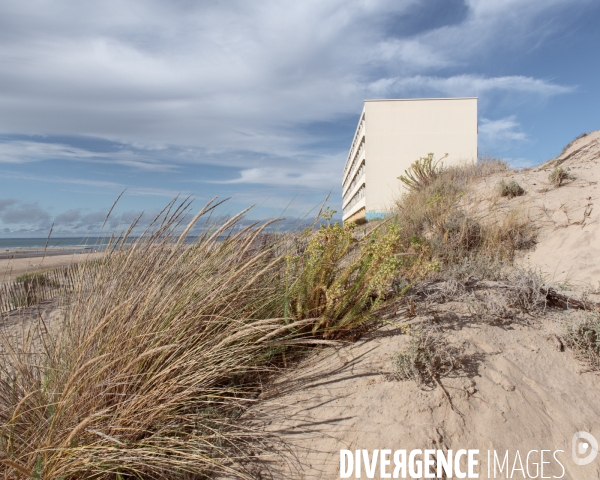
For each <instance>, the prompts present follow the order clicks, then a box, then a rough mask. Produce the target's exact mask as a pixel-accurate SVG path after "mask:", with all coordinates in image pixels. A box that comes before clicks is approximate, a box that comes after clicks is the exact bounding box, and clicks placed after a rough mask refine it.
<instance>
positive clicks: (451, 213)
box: [397, 160, 535, 268]
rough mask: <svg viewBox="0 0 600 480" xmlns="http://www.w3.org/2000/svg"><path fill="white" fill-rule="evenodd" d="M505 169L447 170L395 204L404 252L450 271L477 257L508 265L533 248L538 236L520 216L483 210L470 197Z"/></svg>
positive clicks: (492, 165)
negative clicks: (477, 184)
mask: <svg viewBox="0 0 600 480" xmlns="http://www.w3.org/2000/svg"><path fill="white" fill-rule="evenodd" d="M506 168H507V167H506V164H505V163H503V162H500V161H497V160H493V161H482V162H480V163H477V164H469V165H463V166H458V167H451V168H446V169H442V170H440V171H438V172H437V174H436V176H435V179H433V180H432V181H431V182H430V183H429V184H426V185H423V186H421V187H419V188H413V189H412V190H411V191H409V192H407V193H405V194H404V195H403V196H402V198H401V199H400V200H399V201H398V202H397V219H398V220H397V221H398V224H399V225H400V227H401V228H402V241H403V244H404V245H405V246H406V248H408V249H412V250H413V251H415V252H419V253H423V254H425V255H428V256H429V257H430V258H431V259H433V260H436V261H439V262H440V264H441V266H442V268H447V267H448V266H449V265H452V264H455V263H458V262H461V261H462V260H463V259H464V258H466V257H469V256H472V255H473V254H475V253H477V254H485V255H488V256H490V255H493V256H497V257H502V258H506V259H509V260H510V259H512V258H513V256H514V253H515V251H516V250H520V249H524V248H529V247H531V246H532V245H533V243H534V241H535V232H534V231H533V230H532V228H531V225H530V222H529V221H528V219H527V218H525V217H524V216H523V215H522V214H521V213H520V212H519V211H517V210H511V211H508V212H507V213H503V214H497V212H492V211H491V210H490V208H485V209H483V210H482V209H480V208H478V207H479V203H478V200H476V199H473V197H472V187H473V184H474V183H475V182H476V181H477V180H478V179H480V178H483V177H486V176H488V175H490V174H492V173H497V172H501V171H504V170H506Z"/></svg>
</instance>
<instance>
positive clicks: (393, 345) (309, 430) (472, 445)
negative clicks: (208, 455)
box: [262, 305, 600, 479]
mask: <svg viewBox="0 0 600 480" xmlns="http://www.w3.org/2000/svg"><path fill="white" fill-rule="evenodd" d="M447 307H448V308H449V311H451V312H453V313H450V314H448V315H447V316H446V317H445V319H444V320H443V322H444V323H446V325H445V326H446V327H448V328H451V329H453V330H454V331H453V332H452V334H451V336H450V338H451V341H452V342H453V343H455V344H457V345H462V347H463V348H464V349H465V354H466V361H467V364H466V366H465V369H464V370H463V371H461V372H459V373H458V374H457V375H455V376H453V377H445V378H443V379H442V380H441V381H442V383H443V385H444V386H445V388H446V390H447V392H448V394H449V395H450V398H451V400H452V404H453V405H454V408H455V410H456V411H453V410H452V409H451V407H450V405H449V403H448V401H447V400H446V398H445V397H444V395H443V392H442V391H441V389H440V388H429V387H428V388H425V389H421V388H419V387H418V386H417V385H416V384H415V383H414V382H412V381H402V382H399V381H395V380H389V379H388V374H389V372H390V370H391V368H392V362H391V358H392V356H393V355H394V353H396V352H397V351H398V350H399V349H400V348H401V347H402V345H404V344H405V342H407V338H408V337H407V336H406V335H402V334H400V333H399V332H397V331H395V330H394V329H393V328H391V327H386V328H384V329H381V330H379V331H377V332H375V333H373V334H371V335H370V336H368V337H366V338H364V339H363V340H361V341H359V342H357V343H356V344H352V345H349V346H346V347H344V348H341V349H337V350H334V349H329V350H326V351H323V352H322V353H321V354H320V355H315V356H313V357H311V358H310V359H309V360H307V361H306V362H305V364H303V365H302V366H301V367H300V368H299V369H298V370H296V371H293V372H290V373H289V374H288V375H286V376H285V377H283V378H281V379H279V380H278V381H277V382H276V384H275V385H273V386H272V389H271V390H270V391H269V392H268V393H265V394H264V395H265V396H269V395H272V396H273V398H272V399H271V400H269V401H268V402H267V403H266V404H265V405H263V406H262V409H264V410H265V411H266V412H267V413H268V414H269V415H273V418H275V420H274V421H273V423H271V425H270V426H269V428H270V429H271V431H278V432H279V433H281V434H282V438H283V439H284V440H285V441H286V442H287V443H288V447H289V448H290V454H289V455H288V456H287V459H286V462H282V463H280V464H279V468H280V469H281V472H280V474H281V478H307V479H308V478H314V479H317V478H339V463H340V453H339V451H340V449H349V450H356V449H368V450H371V451H372V450H374V449H383V448H387V449H391V450H392V451H393V450H397V449H407V450H412V449H425V448H432V449H442V450H446V449H453V450H454V451H456V450H458V449H461V448H465V449H479V450H480V451H481V455H480V457H479V458H480V467H481V470H480V472H481V478H488V477H487V468H488V462H487V451H488V450H490V451H493V450H495V451H496V452H497V453H498V455H499V456H502V457H503V456H504V455H505V452H506V451H509V458H510V463H511V467H512V464H513V462H514V457H515V456H516V450H519V452H520V455H521V456H523V462H525V458H524V457H525V456H526V455H527V452H529V451H531V450H538V453H532V454H531V455H532V456H531V457H530V459H531V462H532V463H531V466H530V467H531V473H532V475H533V469H534V468H535V467H534V465H533V461H534V457H535V455H539V451H540V450H542V449H546V450H552V451H555V450H564V453H558V454H557V455H558V456H557V458H558V459H559V460H560V461H561V463H562V464H563V465H564V468H565V476H564V477H563V478H572V479H596V478H598V476H599V474H600V459H599V461H596V462H593V463H592V464H590V465H587V466H577V465H575V464H574V463H573V461H572V460H571V439H572V436H573V434H574V433H575V432H577V431H580V430H584V431H587V432H590V433H592V434H593V435H595V436H596V438H600V422H599V421H598V420H599V418H600V414H599V405H600V403H599V400H598V399H599V398H600V382H599V381H598V377H597V376H596V375H594V374H590V373H583V374H582V373H580V371H581V370H582V367H581V365H580V364H579V363H578V362H577V361H575V360H574V359H573V358H572V355H571V353H569V352H559V351H557V350H556V347H555V345H554V343H553V341H552V338H551V337H549V335H551V334H552V333H553V332H555V331H558V329H559V324H558V323H557V322H558V321H568V314H566V313H565V314H557V315H554V316H553V317H551V318H546V319H545V320H544V321H543V322H539V321H535V322H533V324H531V325H524V324H513V325H511V326H508V327H506V326H493V325H489V324H481V323H479V322H477V321H473V320H474V319H470V318H469V316H468V315H462V314H456V313H455V312H456V311H460V310H461V307H460V305H454V306H452V305H448V306H447ZM281 418H285V419H284V420H282V419H281ZM492 455H493V454H492ZM492 459H493V457H492ZM537 461H538V462H539V457H538V459H537ZM517 467H518V465H517ZM492 468H493V467H492ZM544 474H545V475H546V476H548V475H551V476H552V475H556V476H557V477H560V475H561V474H562V468H561V467H560V466H559V465H558V463H556V462H553V463H552V464H550V465H546V468H545V471H544ZM363 475H364V471H363ZM520 475H521V472H515V475H514V477H513V478H528V477H523V476H520ZM352 478H354V476H353V477H352ZM375 478H380V477H379V473H378V474H377V475H376V476H375ZM492 478H493V477H492ZM496 478H509V477H505V476H503V475H502V474H498V476H497V477H496Z"/></svg>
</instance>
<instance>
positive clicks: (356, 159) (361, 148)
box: [342, 137, 365, 193]
mask: <svg viewBox="0 0 600 480" xmlns="http://www.w3.org/2000/svg"><path fill="white" fill-rule="evenodd" d="M364 151H365V138H364V137H363V138H362V141H361V143H360V146H359V147H358V151H357V152H356V154H355V155H354V158H353V160H352V165H350V169H349V170H348V172H347V175H346V174H344V175H345V176H344V181H343V182H342V191H343V192H344V193H346V192H347V190H348V189H347V188H346V184H348V183H349V181H350V179H352V178H354V177H353V173H354V167H356V166H357V164H358V162H359V160H360V159H361V157H362V154H363V152H364Z"/></svg>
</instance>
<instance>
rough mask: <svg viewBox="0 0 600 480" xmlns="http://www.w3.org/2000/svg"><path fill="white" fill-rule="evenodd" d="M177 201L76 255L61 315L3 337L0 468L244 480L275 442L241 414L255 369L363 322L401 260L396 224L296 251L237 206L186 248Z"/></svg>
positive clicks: (45, 474)
mask: <svg viewBox="0 0 600 480" xmlns="http://www.w3.org/2000/svg"><path fill="white" fill-rule="evenodd" d="M212 208H213V206H211V205H210V204H209V205H207V206H206V207H205V208H204V209H203V211H202V212H201V214H206V213H208V212H209V211H210V210H211V209H212ZM188 209H189V204H186V203H184V204H181V205H178V206H177V205H175V204H171V205H170V206H169V209H168V210H167V212H169V211H171V210H173V211H174V213H164V214H162V215H161V216H159V217H158V218H157V219H156V220H155V222H154V224H153V225H152V226H151V227H150V229H148V230H147V231H146V232H145V233H144V234H143V235H142V236H141V237H139V238H138V239H136V240H134V241H132V242H131V243H128V242H126V241H125V239H121V240H120V241H113V242H112V244H111V245H110V248H108V249H107V251H106V253H105V254H104V256H103V258H102V259H101V260H99V261H96V262H94V263H88V264H83V265H82V266H81V267H80V269H79V270H78V273H77V274H78V276H79V280H78V282H76V288H75V291H74V292H72V293H71V294H70V295H69V296H68V297H65V298H64V299H63V303H64V305H63V318H62V323H61V324H59V325H57V326H56V325H55V326H53V328H52V329H51V330H50V331H48V330H47V329H46V326H45V325H44V324H43V322H40V323H39V325H38V327H39V332H38V335H33V334H32V333H30V334H27V335H24V336H23V338H22V341H21V342H20V343H18V344H16V343H15V342H14V341H10V340H8V339H6V338H5V339H3V340H4V341H3V347H2V350H3V352H4V355H2V356H0V374H1V376H0V451H1V453H2V457H1V458H0V462H2V465H3V467H4V473H5V476H6V475H8V476H9V477H10V476H12V477H17V478H56V479H59V478H64V479H79V478H95V479H119V478H205V477H206V476H210V475H213V474H224V475H226V476H227V477H236V478H254V477H255V476H256V471H254V470H253V469H255V468H257V467H256V465H257V460H259V459H264V458H265V457H269V456H270V457H271V458H272V457H273V455H274V454H275V453H276V449H275V448H274V447H273V445H275V444H276V442H272V441H271V440H270V439H268V438H265V437H264V436H263V435H261V434H260V432H259V431H257V430H256V428H254V427H252V425H251V424H250V423H248V422H247V421H245V420H244V419H243V412H244V411H245V410H246V409H247V407H248V405H249V404H251V403H252V402H254V401H255V400H254V399H255V398H256V396H257V394H258V393H259V391H260V378H261V376H262V375H264V374H269V372H270V371H271V370H272V368H273V366H277V365H278V364H279V363H280V359H281V358H282V352H283V351H284V350H285V349H286V348H287V349H289V348H299V346H304V347H306V346H307V345H314V344H327V343H330V342H329V341H328V340H327V338H335V337H338V336H339V335H342V334H344V333H345V332H348V331H349V330H350V329H352V328H356V327H358V326H359V325H360V324H361V322H363V321H365V320H366V319H368V318H369V311H370V309H371V308H373V306H374V305H376V304H377V301H378V298H379V297H380V296H381V294H382V292H383V290H382V286H383V285H385V284H388V283H389V281H390V279H391V276H393V275H394V273H395V270H396V268H397V267H398V265H399V263H398V262H397V261H396V260H395V258H396V257H395V256H394V253H395V252H396V251H397V248H398V242H397V236H398V230H397V228H394V227H390V226H386V227H385V228H381V229H377V230H376V231H374V232H372V233H371V234H370V235H368V236H366V237H365V238H364V239H363V240H361V242H356V241H355V240H353V237H352V231H351V229H350V227H340V226H339V225H337V224H334V225H331V224H328V225H326V226H324V227H322V228H321V229H319V230H318V231H316V232H314V231H310V232H305V234H304V237H303V238H304V240H302V239H301V240H302V241H301V242H300V244H302V243H303V242H304V244H305V246H306V248H301V249H300V250H299V251H298V249H297V247H298V244H299V242H298V241H297V240H298V238H297V237H295V236H290V235H275V236H273V235H271V236H269V241H264V239H265V238H266V237H265V235H264V227H265V226H263V227H259V226H258V225H251V226H249V227H247V228H241V227H239V224H238V221H239V219H240V218H241V216H236V217H234V218H232V219H231V220H230V221H228V222H227V223H225V224H224V225H221V226H218V227H215V228H214V229H213V231H211V233H210V234H205V235H204V236H202V237H201V238H200V239H199V240H198V241H197V242H196V243H194V244H193V245H188V244H186V243H185V242H184V239H185V236H186V234H187V232H189V229H190V228H191V226H192V225H193V223H194V222H195V221H197V220H198V217H196V218H195V220H194V221H192V223H190V225H189V226H188V227H187V228H186V229H185V231H184V232H183V233H182V234H181V235H179V234H177V233H176V232H178V231H180V229H179V227H180V224H181V222H182V220H183V218H184V217H185V215H186V214H187V212H188ZM199 215H200V214H199ZM234 229H235V231H236V232H237V233H235V234H233V231H234ZM224 235H226V238H225V239H224V240H223V239H222V238H223V236H224ZM34 337H36V338H37V339H36V340H35V342H34V341H33V340H32V339H34ZM40 338H41V344H42V346H43V348H41V349H40V348H39V344H40V342H39V341H38V340H39V339H40ZM36 346H37V347H36Z"/></svg>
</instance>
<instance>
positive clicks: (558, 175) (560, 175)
mask: <svg viewBox="0 0 600 480" xmlns="http://www.w3.org/2000/svg"><path fill="white" fill-rule="evenodd" d="M574 178H575V177H574V176H573V174H572V173H570V172H569V171H568V170H565V169H564V168H562V167H555V168H554V170H552V172H551V173H550V175H548V180H550V182H551V183H552V184H553V185H554V186H555V187H560V186H561V185H562V184H563V183H564V182H565V181H566V180H573V179H574Z"/></svg>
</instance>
